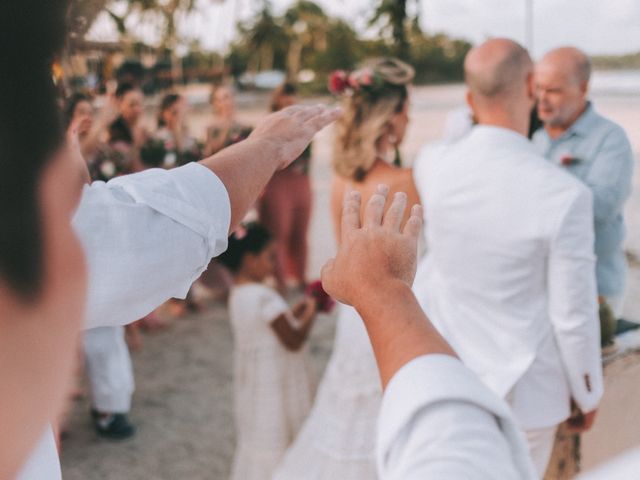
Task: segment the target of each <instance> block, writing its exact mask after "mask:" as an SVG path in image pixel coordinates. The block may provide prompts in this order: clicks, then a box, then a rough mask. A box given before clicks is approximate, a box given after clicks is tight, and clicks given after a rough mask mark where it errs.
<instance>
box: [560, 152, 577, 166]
mask: <svg viewBox="0 0 640 480" xmlns="http://www.w3.org/2000/svg"><path fill="white" fill-rule="evenodd" d="M578 163H580V159H579V158H576V157H572V156H571V155H563V156H562V157H561V158H560V165H562V166H563V167H571V166H572V165H577V164H578Z"/></svg>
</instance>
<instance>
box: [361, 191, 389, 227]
mask: <svg viewBox="0 0 640 480" xmlns="http://www.w3.org/2000/svg"><path fill="white" fill-rule="evenodd" d="M388 194H389V187H388V186H386V185H378V187H377V188H376V193H374V194H373V195H371V198H370V199H369V202H368V203H367V207H366V208H365V210H364V226H365V228H372V227H379V226H380V225H381V223H382V215H383V213H384V205H385V203H386V201H387V195H388Z"/></svg>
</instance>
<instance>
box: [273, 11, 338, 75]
mask: <svg viewBox="0 0 640 480" xmlns="http://www.w3.org/2000/svg"><path fill="white" fill-rule="evenodd" d="M284 25H285V29H286V31H287V34H288V36H289V38H290V43H289V50H288V52H287V73H288V75H289V78H292V79H294V78H295V77H296V76H297V75H298V72H299V71H300V68H301V63H302V52H303V50H305V49H308V50H310V51H313V52H322V51H324V50H326V48H327V32H328V31H329V28H330V20H329V17H327V15H326V14H325V13H324V11H323V10H322V8H320V7H319V6H318V5H317V4H316V3H315V2H311V1H308V0H298V2H297V3H296V4H295V5H294V6H292V7H291V8H289V10H287V12H286V13H285V14H284Z"/></svg>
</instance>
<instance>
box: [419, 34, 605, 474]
mask: <svg viewBox="0 0 640 480" xmlns="http://www.w3.org/2000/svg"><path fill="white" fill-rule="evenodd" d="M465 78H466V83H467V86H468V93H467V101H468V103H469V106H470V108H471V109H472V111H473V114H474V117H475V118H476V119H477V122H478V125H476V126H474V127H473V129H472V130H471V132H470V133H469V134H467V135H466V136H465V137H464V138H462V139H461V140H460V141H458V142H456V143H454V144H440V145H435V146H434V145H430V146H427V147H426V148H425V149H424V151H423V152H422V153H421V155H420V157H419V158H418V160H417V161H416V165H415V168H414V172H415V173H414V179H415V183H416V187H417V189H418V192H419V193H420V197H421V200H422V204H423V205H424V206H425V225H426V238H427V242H428V246H429V250H428V255H427V257H426V259H424V260H423V261H422V262H421V265H420V267H419V271H418V275H417V277H416V282H415V292H416V295H417V297H418V299H419V300H420V303H421V304H422V305H423V307H424V308H425V311H426V312H427V314H428V315H429V318H430V319H431V320H432V321H433V323H434V325H435V326H436V327H437V328H438V330H439V331H440V332H441V333H442V335H443V336H444V337H445V338H446V340H447V341H448V342H449V343H450V344H451V346H452V347H453V349H454V350H455V351H456V352H457V353H458V355H459V356H460V358H461V359H462V361H463V362H464V363H465V364H466V365H467V366H468V367H469V368H470V369H471V370H473V371H474V372H475V373H476V374H478V376H479V377H480V379H481V380H482V381H483V382H484V383H485V384H486V385H487V386H489V388H490V389H491V390H493V391H494V392H495V393H497V394H498V396H500V397H502V398H504V399H506V400H507V402H508V403H509V404H510V405H511V407H512V408H513V411H514V413H515V417H516V419H517V421H518V423H519V425H520V427H521V428H522V429H523V430H524V431H525V433H526V435H527V440H528V442H529V449H530V451H531V454H532V457H533V459H534V463H535V464H536V467H537V469H538V473H539V475H540V476H542V475H543V473H544V470H545V467H546V465H547V463H548V460H549V456H550V453H551V449H552V445H553V440H554V436H555V431H556V427H557V425H558V424H559V423H561V422H563V421H565V420H567V419H568V418H569V416H570V405H571V400H573V401H574V402H575V403H576V404H577V405H578V407H579V409H580V410H581V414H580V415H579V416H578V417H577V418H576V419H575V421H574V422H573V423H574V425H577V426H579V427H580V429H587V428H589V427H590V425H591V423H592V422H593V418H594V416H595V410H596V408H597V405H598V402H599V400H600V397H601V395H602V389H603V386H602V367H601V362H600V349H599V327H598V318H597V304H596V298H597V294H596V279H595V256H594V252H593V220H592V218H593V212H592V199H591V192H590V191H589V189H588V188H586V187H585V186H584V185H583V184H581V183H580V182H579V181H577V180H576V179H575V178H573V177H571V176H570V175H568V174H567V173H565V172H563V171H562V170H560V169H558V168H556V167H554V166H553V165H551V164H550V163H549V162H547V161H546V160H545V159H544V157H542V156H541V155H539V154H537V153H536V151H535V149H534V147H533V145H532V144H531V143H530V142H529V141H528V139H527V137H526V135H527V133H528V129H529V114H530V111H531V109H532V107H533V104H534V101H535V88H534V82H533V63H532V62H531V59H530V57H529V55H528V53H527V51H526V50H525V49H524V48H522V47H521V46H520V45H518V44H517V43H515V42H513V41H511V40H506V39H494V40H490V41H488V42H485V43H484V44H482V45H480V46H478V47H476V48H474V49H473V50H471V52H469V54H468V55H467V58H466V60H465Z"/></svg>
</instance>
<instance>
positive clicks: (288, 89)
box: [271, 82, 298, 112]
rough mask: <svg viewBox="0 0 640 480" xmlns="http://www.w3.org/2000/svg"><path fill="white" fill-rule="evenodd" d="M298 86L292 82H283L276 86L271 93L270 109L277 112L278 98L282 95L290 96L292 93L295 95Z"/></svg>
mask: <svg viewBox="0 0 640 480" xmlns="http://www.w3.org/2000/svg"><path fill="white" fill-rule="evenodd" d="M297 93H298V87H296V85H295V84H294V83H291V82H284V83H283V84H282V85H280V86H279V87H278V88H276V89H275V90H274V91H273V95H272V96H271V111H272V112H277V111H278V110H280V99H281V98H282V97H290V96H292V95H297Z"/></svg>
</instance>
